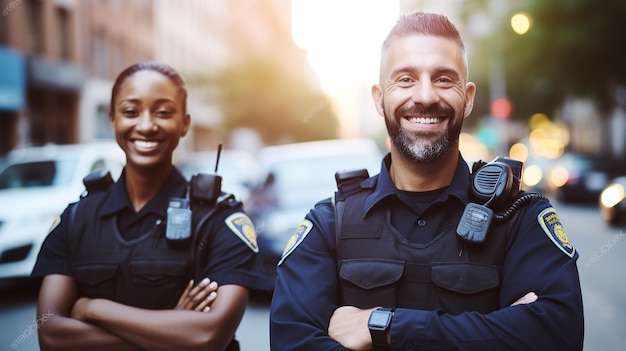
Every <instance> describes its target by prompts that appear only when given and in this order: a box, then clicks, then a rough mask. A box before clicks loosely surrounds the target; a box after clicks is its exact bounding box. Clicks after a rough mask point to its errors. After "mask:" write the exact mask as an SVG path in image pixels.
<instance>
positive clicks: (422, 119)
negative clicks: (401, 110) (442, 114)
mask: <svg viewBox="0 0 626 351" xmlns="http://www.w3.org/2000/svg"><path fill="white" fill-rule="evenodd" d="M411 122H413V123H418V124H435V123H437V122H439V118H433V117H429V118H426V117H413V118H411Z"/></svg>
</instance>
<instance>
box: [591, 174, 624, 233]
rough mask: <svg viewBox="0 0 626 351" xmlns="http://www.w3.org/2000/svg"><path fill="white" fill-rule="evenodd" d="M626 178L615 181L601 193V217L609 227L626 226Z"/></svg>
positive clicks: (621, 177)
mask: <svg viewBox="0 0 626 351" xmlns="http://www.w3.org/2000/svg"><path fill="white" fill-rule="evenodd" d="M625 189H626V176H620V177H617V178H615V179H613V180H612V181H611V182H610V183H609V184H608V185H607V186H605V187H604V189H603V190H602V192H601V193H600V198H599V204H598V206H599V207H600V215H601V216H602V219H603V220H604V221H605V222H606V223H607V224H609V225H617V224H626V201H624V199H626V190H625Z"/></svg>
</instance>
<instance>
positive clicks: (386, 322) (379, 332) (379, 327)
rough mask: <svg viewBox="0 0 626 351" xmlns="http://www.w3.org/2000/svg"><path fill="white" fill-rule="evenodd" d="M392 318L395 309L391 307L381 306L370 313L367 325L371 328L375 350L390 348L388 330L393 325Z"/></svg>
mask: <svg viewBox="0 0 626 351" xmlns="http://www.w3.org/2000/svg"><path fill="white" fill-rule="evenodd" d="M392 318H393V310H392V309H391V308H379V309H376V310H374V311H372V313H371V314H370V319H369V320H368V321H367V327H368V328H369V330H370V335H371V336H372V343H373V344H374V350H375V351H382V350H389V344H388V343H387V330H389V327H390V326H391V319H392Z"/></svg>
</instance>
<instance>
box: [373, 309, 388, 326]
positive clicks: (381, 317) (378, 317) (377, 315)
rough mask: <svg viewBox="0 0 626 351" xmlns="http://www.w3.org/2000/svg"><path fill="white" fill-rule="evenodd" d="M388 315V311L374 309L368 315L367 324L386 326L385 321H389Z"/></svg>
mask: <svg viewBox="0 0 626 351" xmlns="http://www.w3.org/2000/svg"><path fill="white" fill-rule="evenodd" d="M389 315H390V313H389V312H388V311H374V312H373V313H372V314H371V315H370V322H369V324H370V325H371V326H376V327H386V326H387V323H389Z"/></svg>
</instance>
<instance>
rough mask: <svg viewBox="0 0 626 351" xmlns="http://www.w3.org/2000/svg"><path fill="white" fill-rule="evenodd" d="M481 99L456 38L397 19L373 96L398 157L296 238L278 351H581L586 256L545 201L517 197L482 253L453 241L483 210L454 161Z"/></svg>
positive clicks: (315, 213) (285, 275)
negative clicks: (581, 262)
mask: <svg viewBox="0 0 626 351" xmlns="http://www.w3.org/2000/svg"><path fill="white" fill-rule="evenodd" d="M475 92H476V86H475V85H474V84H473V83H471V82H469V81H468V67H467V59H466V53H465V47H464V44H463V41H462V40H461V38H460V35H459V32H458V31H457V29H456V28H455V26H454V25H453V24H452V23H451V22H450V21H449V20H448V19H447V18H446V17H445V16H442V15H437V14H430V13H421V12H418V13H413V14H408V15H405V16H401V17H400V19H399V20H398V22H397V23H396V25H395V26H394V28H393V29H392V30H391V32H390V33H389V35H388V37H387V39H386V40H385V42H384V43H383V46H382V52H381V65H380V77H379V83H378V84H376V85H374V86H373V87H372V96H373V99H374V102H375V104H376V108H377V110H378V112H379V114H381V115H382V116H383V117H384V119H385V124H386V126H387V131H388V134H389V139H390V152H389V153H388V154H387V155H386V156H385V157H384V159H383V161H382V163H381V169H380V173H379V174H377V175H375V176H372V177H367V176H361V177H356V176H353V175H355V174H356V173H355V172H353V173H343V174H339V175H338V179H339V189H338V192H337V195H336V196H335V198H334V199H325V200H322V201H320V202H319V203H318V204H316V205H315V208H314V209H312V210H311V211H310V212H309V213H308V214H307V215H306V218H305V219H304V220H303V222H302V224H301V226H300V227H299V230H298V232H297V233H295V234H294V237H293V238H292V239H291V240H290V242H292V243H293V244H291V245H290V247H289V249H288V250H286V251H285V253H284V254H283V257H282V259H281V263H280V264H279V267H278V280H277V284H276V287H275V291H274V296H273V300H272V305H271V312H270V319H271V324H270V329H271V330H270V341H271V345H272V350H346V349H349V350H372V349H373V350H390V349H391V350H400V349H402V350H409V349H416V350H417V349H419V350H435V349H436V350H581V349H582V345H583V307H582V296H581V290H580V282H579V277H578V270H577V267H576V261H577V258H578V253H577V252H576V250H575V249H574V248H573V246H572V245H571V243H570V242H569V240H568V239H567V236H566V234H565V230H564V227H563V225H562V224H561V222H560V220H559V218H558V215H557V214H556V211H555V210H554V209H553V208H552V205H551V204H550V203H549V201H548V200H547V199H545V198H542V197H540V196H529V195H530V194H524V193H523V192H520V191H519V189H518V190H517V191H515V188H514V187H512V189H513V191H512V192H511V194H509V195H506V196H504V197H502V196H499V197H498V198H497V200H498V201H500V204H501V205H499V207H495V205H494V206H492V207H494V210H496V211H502V212H498V213H497V215H496V217H497V218H498V220H496V221H494V222H493V223H492V224H491V227H489V229H488V230H486V232H488V236H486V239H485V240H484V241H480V242H478V241H471V240H468V238H467V237H464V236H463V235H461V234H460V232H459V230H458V229H457V226H458V225H459V223H465V224H467V223H466V222H463V221H466V220H467V219H466V218H465V217H466V215H465V213H466V212H464V210H465V209H466V208H467V207H468V206H470V205H472V203H474V202H480V201H479V200H480V199H477V198H476V197H475V196H474V195H473V192H472V184H473V182H472V181H471V180H472V177H474V174H470V170H469V168H468V166H467V164H466V162H465V160H464V159H463V157H462V155H461V153H460V151H459V134H460V132H461V129H462V127H463V121H464V119H465V118H467V117H468V116H469V115H470V113H471V111H472V106H473V101H474V95H475ZM507 162H508V161H505V162H494V163H493V164H491V165H493V166H495V165H496V164H497V165H498V167H504V168H503V169H505V168H508V169H511V168H514V167H515V166H516V164H513V163H511V164H509V163H507ZM488 165H489V164H488ZM503 165H504V166H503ZM482 166H483V167H487V166H485V165H482ZM479 170H480V169H479V168H476V169H475V170H474V172H478V171H479ZM519 171H520V172H521V166H520V168H519ZM344 179H346V180H345V181H344ZM494 199H495V196H494ZM492 200H493V199H492ZM488 202H491V200H489V201H488ZM494 203H495V202H494ZM513 203H516V204H517V205H515V206H512V204H513ZM486 206H487V203H485V205H484V206H483V207H486ZM470 207H471V206H470ZM507 209H508V211H506V210H507ZM505 212H510V215H502V213H505ZM467 217H469V218H470V220H476V221H478V220H482V219H483V215H482V212H473V213H470V214H469V215H468V216H467ZM485 218H486V217H485ZM458 227H459V228H460V227H461V226H458Z"/></svg>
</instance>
